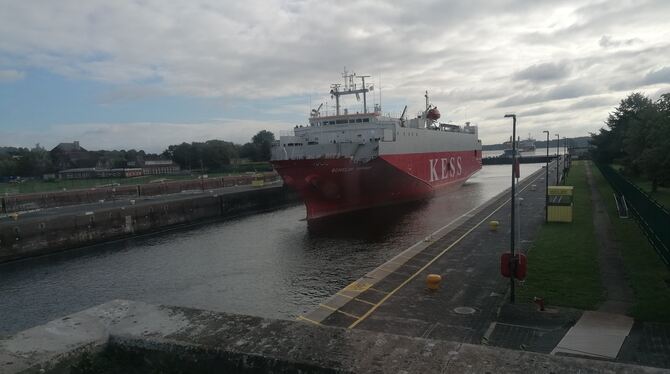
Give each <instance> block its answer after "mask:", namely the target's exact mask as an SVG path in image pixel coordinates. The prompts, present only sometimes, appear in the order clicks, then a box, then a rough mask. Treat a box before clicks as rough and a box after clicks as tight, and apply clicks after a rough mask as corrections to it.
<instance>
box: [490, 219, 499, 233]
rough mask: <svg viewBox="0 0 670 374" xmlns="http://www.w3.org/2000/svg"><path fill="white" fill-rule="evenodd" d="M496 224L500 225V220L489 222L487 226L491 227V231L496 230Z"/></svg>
mask: <svg viewBox="0 0 670 374" xmlns="http://www.w3.org/2000/svg"><path fill="white" fill-rule="evenodd" d="M498 225H500V222H498V221H491V222H489V228H490V229H491V231H497V230H498Z"/></svg>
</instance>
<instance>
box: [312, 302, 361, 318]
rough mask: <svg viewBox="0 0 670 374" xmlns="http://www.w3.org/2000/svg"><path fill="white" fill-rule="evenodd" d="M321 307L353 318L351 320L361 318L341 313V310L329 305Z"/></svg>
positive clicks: (321, 305)
mask: <svg viewBox="0 0 670 374" xmlns="http://www.w3.org/2000/svg"><path fill="white" fill-rule="evenodd" d="M319 306H320V307H322V308H326V309H328V310H332V311H333V312H339V313H342V314H344V315H345V316H347V317H351V318H361V316H357V315H354V314H351V313H347V312H343V311H341V310H339V309H336V308H333V307H332V306H328V305H325V304H319Z"/></svg>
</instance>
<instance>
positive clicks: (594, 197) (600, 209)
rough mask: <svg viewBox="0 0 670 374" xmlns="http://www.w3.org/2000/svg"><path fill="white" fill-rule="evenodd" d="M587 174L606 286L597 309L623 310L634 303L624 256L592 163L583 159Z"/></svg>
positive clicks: (601, 271) (621, 311)
mask: <svg viewBox="0 0 670 374" xmlns="http://www.w3.org/2000/svg"><path fill="white" fill-rule="evenodd" d="M586 178H587V180H588V182H589V186H590V187H591V204H592V206H593V226H594V227H595V230H596V232H595V234H596V239H597V240H598V263H599V265H600V276H601V279H602V282H603V286H605V289H606V290H607V299H606V300H605V302H604V303H603V304H602V305H601V306H600V308H599V309H598V311H599V312H604V313H614V314H626V312H627V311H628V309H629V308H630V307H631V306H632V305H633V301H634V296H633V290H632V289H631V288H630V286H629V285H628V282H627V281H626V273H625V271H624V266H623V259H622V258H621V252H620V250H619V247H618V243H617V242H616V241H615V240H613V238H612V236H613V235H612V221H611V220H610V216H609V215H608V214H607V206H606V205H605V201H604V200H603V198H605V199H607V198H611V196H600V191H598V187H597V186H596V182H595V180H594V178H593V173H592V171H591V163H590V162H587V163H586Z"/></svg>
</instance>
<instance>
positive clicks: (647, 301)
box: [592, 166, 670, 322]
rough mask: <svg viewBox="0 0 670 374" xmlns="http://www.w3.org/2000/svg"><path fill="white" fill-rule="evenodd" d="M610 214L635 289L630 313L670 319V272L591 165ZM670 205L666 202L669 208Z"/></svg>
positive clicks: (615, 236)
mask: <svg viewBox="0 0 670 374" xmlns="http://www.w3.org/2000/svg"><path fill="white" fill-rule="evenodd" d="M592 170H593V175H594V177H595V180H596V183H597V185H598V190H599V191H600V194H601V196H603V199H604V200H605V202H606V203H607V213H608V214H609V216H610V218H611V220H612V225H613V233H614V239H615V240H616V241H617V242H618V243H619V247H620V248H621V255H622V256H623V259H624V267H625V271H626V275H627V277H628V282H629V284H630V286H631V287H632V288H633V291H634V292H635V305H634V306H633V308H632V309H631V311H630V312H631V315H632V316H633V317H635V318H636V319H639V320H645V321H657V322H670V271H669V270H668V268H667V267H666V266H665V264H664V263H663V262H662V261H661V259H660V258H659V256H658V255H657V254H656V252H655V251H654V249H653V248H652V247H651V245H650V244H649V242H648V241H647V239H646V237H645V236H644V234H643V233H642V231H641V230H640V228H639V227H638V225H637V223H636V222H635V220H634V219H633V218H629V219H620V218H618V214H617V211H616V205H615V203H614V199H613V198H612V189H611V187H610V185H609V183H607V181H606V180H605V178H604V177H603V176H602V174H601V173H600V171H599V170H598V168H596V167H595V166H594V167H593V168H592ZM667 206H670V204H667V203H666V207H667Z"/></svg>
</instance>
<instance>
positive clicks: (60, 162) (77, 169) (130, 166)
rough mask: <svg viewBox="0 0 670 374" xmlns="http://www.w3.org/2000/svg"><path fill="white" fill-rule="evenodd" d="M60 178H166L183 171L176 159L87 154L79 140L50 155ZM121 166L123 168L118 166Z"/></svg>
mask: <svg viewBox="0 0 670 374" xmlns="http://www.w3.org/2000/svg"><path fill="white" fill-rule="evenodd" d="M49 153H50V154H51V158H52V160H53V164H54V166H55V167H56V168H57V169H58V172H57V175H58V178H59V179H91V178H132V177H139V176H143V175H166V174H178V173H180V172H181V168H180V167H179V165H177V164H176V163H174V161H172V160H166V159H162V158H157V157H152V156H146V155H145V153H144V152H141V151H140V152H136V153H137V154H136V156H135V157H134V160H122V161H121V162H120V163H122V164H124V165H117V164H119V160H110V159H108V158H106V157H104V156H101V155H100V153H99V152H93V151H87V150H86V149H85V148H83V147H82V146H81V145H80V144H79V141H76V140H75V141H73V142H72V143H60V144H58V145H57V146H56V147H54V148H53V149H52V150H51V151H50V152H49ZM118 166H120V167H118Z"/></svg>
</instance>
